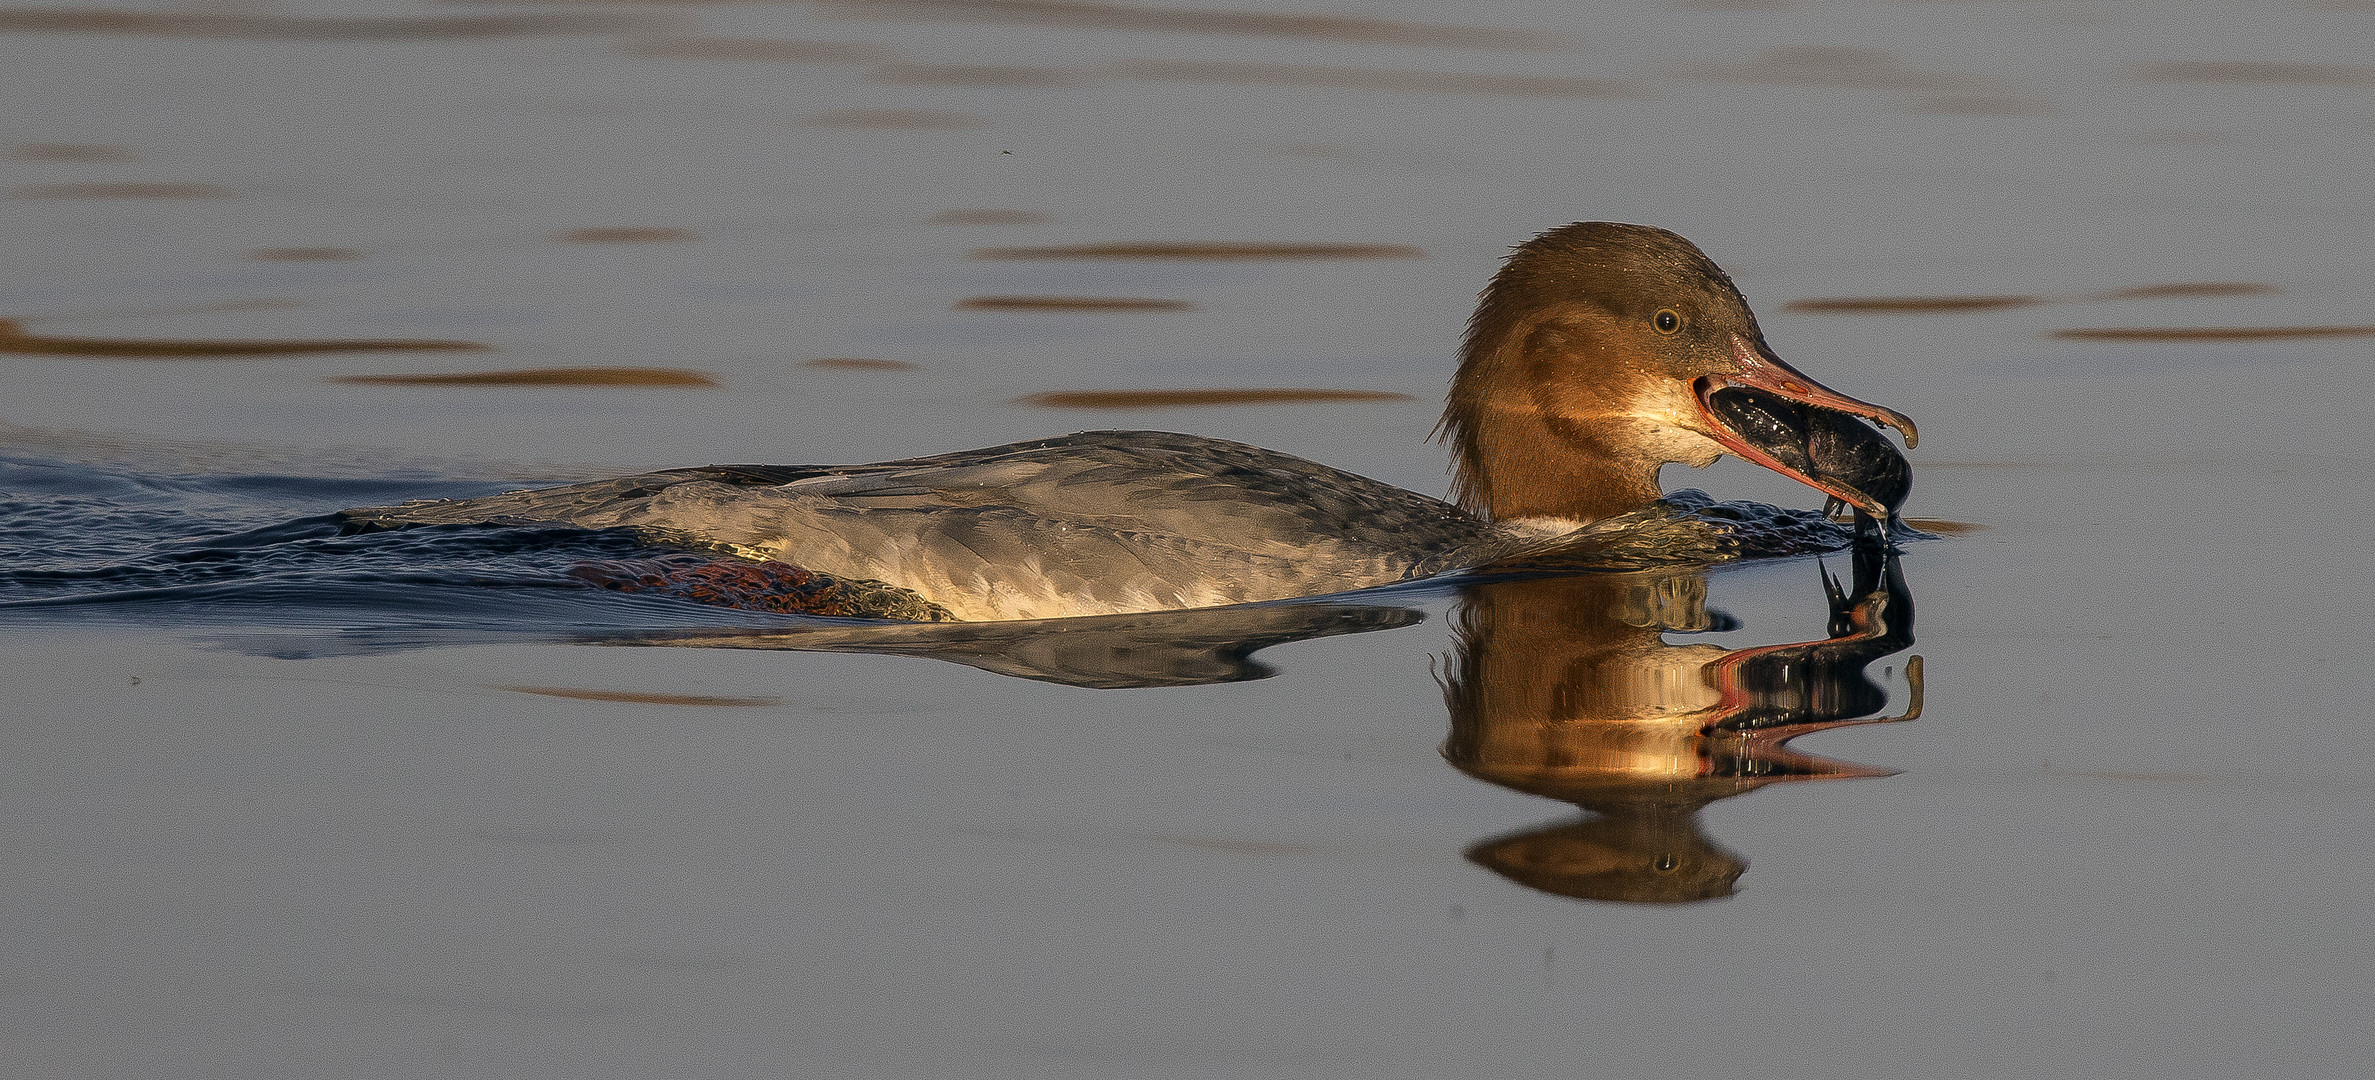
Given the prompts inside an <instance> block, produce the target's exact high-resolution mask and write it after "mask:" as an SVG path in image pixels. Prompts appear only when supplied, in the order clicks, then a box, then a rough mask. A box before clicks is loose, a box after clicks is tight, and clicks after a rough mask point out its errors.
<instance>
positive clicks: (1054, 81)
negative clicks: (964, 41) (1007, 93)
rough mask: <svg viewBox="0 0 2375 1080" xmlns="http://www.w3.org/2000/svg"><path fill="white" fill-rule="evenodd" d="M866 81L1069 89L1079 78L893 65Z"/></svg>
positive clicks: (1055, 72)
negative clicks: (1066, 87) (1059, 87)
mask: <svg viewBox="0 0 2375 1080" xmlns="http://www.w3.org/2000/svg"><path fill="white" fill-rule="evenodd" d="M866 81H868V82H873V83H880V84H882V85H884V86H1023V87H1030V86H1070V85H1072V84H1073V83H1076V82H1078V81H1080V77H1079V76H1078V75H1076V74H1074V73H1072V72H1069V71H1066V70H1064V69H1062V68H1049V67H1000V66H996V65H989V64H893V65H890V66H887V67H880V68H876V69H874V71H873V73H872V74H870V75H868V76H867V77H866Z"/></svg>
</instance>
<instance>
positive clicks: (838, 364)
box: [800, 356, 917, 371]
mask: <svg viewBox="0 0 2375 1080" xmlns="http://www.w3.org/2000/svg"><path fill="white" fill-rule="evenodd" d="M800 366H801V367H814V368H847V369H849V370H852V371H913V370H915V369H916V367H917V365H915V364H910V363H908V362H907V361H905V360H879V359H876V358H874V357H871V356H820V357H817V358H816V359H814V360H803V361H801V362H800Z"/></svg>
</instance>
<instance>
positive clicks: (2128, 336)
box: [2053, 326, 2375, 341]
mask: <svg viewBox="0 0 2375 1080" xmlns="http://www.w3.org/2000/svg"><path fill="white" fill-rule="evenodd" d="M2053 336H2054V337H2057V338H2076V339H2080V340H2086V341H2264V340H2272V339H2278V338H2326V337H2370V336H2375V326H2099V327H2073V328H2071V329H2067V330H2056V331H2054V332H2053Z"/></svg>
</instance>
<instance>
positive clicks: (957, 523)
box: [347, 222, 1917, 620]
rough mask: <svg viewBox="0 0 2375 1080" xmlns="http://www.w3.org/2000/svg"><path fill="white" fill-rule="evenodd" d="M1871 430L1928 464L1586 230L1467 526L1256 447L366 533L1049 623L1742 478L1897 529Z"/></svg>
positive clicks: (1659, 255) (1695, 270)
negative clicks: (495, 541) (575, 539)
mask: <svg viewBox="0 0 2375 1080" xmlns="http://www.w3.org/2000/svg"><path fill="white" fill-rule="evenodd" d="M1856 417H1862V418H1866V419H1869V420H1872V421H1875V422H1877V423H1881V424H1887V425H1891V426H1894V427H1896V428H1897V429H1898V430H1899V431H1901V432H1902V433H1903V434H1904V436H1905V443H1906V445H1907V446H1911V445H1913V443H1914V441H1915V439H1916V438H1917V436H1916V434H1915V432H1914V427H1913V424H1912V422H1910V421H1908V420H1906V419H1905V418H1904V417H1903V416H1901V415H1899V414H1897V413H1895V412H1893V411H1891V410H1888V409H1884V408H1881V407H1879V406H1877V405H1871V404H1866V403H1864V402H1861V401H1857V400H1855V399H1853V398H1849V397H1845V396H1843V395H1840V394H1838V393H1835V392H1833V391H1831V390H1829V389H1827V388H1825V387H1823V386H1822V385H1821V384H1819V383H1817V382H1815V381H1814V380H1813V379H1810V378H1807V377H1806V376H1805V375H1802V374H1800V373H1798V372H1797V371H1796V370H1794V369H1792V368H1791V367H1789V365H1787V364H1784V363H1782V362H1781V360H1780V359H1778V358H1777V357H1775V356H1774V355H1773V352H1772V350H1771V349H1770V348H1769V347H1767V346H1766V344H1765V340H1764V336H1763V334H1762V332H1760V331H1759V330H1758V329H1757V322H1756V316H1755V315H1753V314H1751V313H1750V312H1749V310H1748V304H1747V302H1746V301H1744V300H1742V299H1741V298H1740V293H1739V291H1738V290H1736V289H1734V288H1733V287H1732V282H1731V279H1730V278H1728V277H1726V276H1725V275H1724V272H1723V271H1722V270H1721V269H1718V268H1717V267H1716V265H1715V263H1713V262H1712V261H1710V260H1709V259H1708V258H1707V256H1705V255H1703V254H1701V253H1700V252H1699V249H1698V248H1697V247H1695V246H1693V245H1692V244H1691V242H1690V241H1688V240H1685V239H1683V238H1682V237H1680V236H1676V235H1675V234H1673V233H1670V232H1667V231H1665V230H1663V229H1656V228H1651V227H1648V226H1644V225H1624V224H1614V223H1609V222H1585V223H1580V224H1575V225H1569V226H1566V227H1564V228H1560V229H1555V230H1552V231H1551V232H1547V233H1544V234H1543V235H1541V236H1538V237H1536V238H1534V239H1533V240H1530V241H1528V242H1526V243H1525V244H1523V245H1521V246H1519V247H1518V248H1517V250H1516V251H1515V253H1513V254H1512V255H1511V256H1510V258H1509V261H1508V263H1507V265H1505V266H1504V267H1502V269H1501V271H1500V273H1499V274H1497V275H1495V276H1494V278H1493V281H1492V284H1491V285H1490V286H1489V287H1488V288H1486V289H1485V292H1484V296H1483V299H1482V301H1481V302H1480V303H1479V305H1478V307H1477V310H1476V315H1475V318H1474V319H1473V320H1471V322H1470V323H1469V328H1468V337H1467V343H1466V346H1465V348H1464V350H1463V352H1462V354H1461V360H1460V367H1459V372H1458V374H1457V375H1456V376H1454V377H1453V379H1452V384H1451V395H1450V401H1449V403H1448V404H1447V406H1446V407H1445V409H1444V412H1443V420H1442V423H1441V424H1440V425H1439V427H1438V431H1439V432H1440V433H1441V435H1442V436H1443V438H1444V439H1445V441H1447V442H1448V443H1449V444H1450V446H1451V450H1452V468H1453V472H1454V474H1455V480H1454V483H1453V497H1454V499H1455V501H1456V503H1457V505H1454V504H1453V503H1447V502H1444V501H1442V500H1439V499H1433V498H1429V497H1427V496H1425V495H1420V494H1418V493H1416V492H1412V491H1404V490H1402V489H1400V488H1396V487H1393V486H1391V485H1388V484H1383V483H1379V482H1377V481H1375V480H1371V479H1368V478H1366V477H1361V476H1355V475H1353V474H1351V473H1347V472H1341V471H1339V470H1336V469H1331V468H1328V467H1327V466H1324V465H1319V464H1316V463H1314V462H1310V461H1306V460H1303V459H1301V458H1297V457H1292V456H1290V455H1286V454H1281V453H1277V452H1274V451H1270V450H1264V449H1261V448H1259V447H1254V446H1247V445H1245V444H1243V443H1235V442H1227V441H1223V440H1220V439H1207V438H1201V437H1198V436H1193V435H1178V434H1172V433H1168V432H1150V431H1093V432H1084V433H1081V434H1076V435H1067V436H1064V437H1062V438H1055V439H1041V440H1037V441H1033V442H1021V443H1013V444H1009V445H1006V446H996V447H990V448H987V449H982V450H968V451H964V452H961V453H954V454H941V455H937V456H933V457H921V458H907V459H903V460H899V461H886V462H879V463H876V464H872V465H821V466H783V465H723V466H704V467H701V468H692V469H674V470H669V471H666V472H657V473H647V474H644V475H640V476H629V477H622V478H620V479H616V480H605V481H597V482H593V483H586V484H574V485H570V486H568V487H559V488H549V489H545V490H541V491H522V492H513V493H510V494H505V495H495V496H490V497H486V498H479V499H459V500H449V501H444V502H421V503H409V504H406V505H403V506H396V507H372V508H365V509H357V510H350V511H347V514H348V516H349V517H350V518H352V519H355V520H357V521H359V522H361V523H363V524H364V525H365V526H366V527H391V526H399V525H436V524H499V525H555V524H562V525H572V526H577V527H581V528H587V529H609V528H626V529H633V530H636V531H638V532H641V533H643V534H645V535H647V536H649V537H651V538H653V539H655V540H657V541H659V542H661V543H665V544H671V545H675V546H682V547H690V548H703V549H709V550H713V551H724V552H728V553H731V554H732V555H735V556H740V557H741V559H740V560H735V562H736V563H737V564H739V565H740V566H742V567H745V568H750V567H764V568H765V570H764V572H760V571H757V570H752V571H750V574H756V575H757V577H759V578H764V579H765V585H764V587H766V588H773V589H776V590H778V591H781V592H785V593H787V594H789V595H795V596H798V597H802V598H805V600H804V601H802V602H806V601H814V603H813V605H812V606H808V607H805V608H800V607H798V604H793V605H791V608H792V609H800V610H810V611H816V612H820V613H835V614H858V615H875V616H887V617H898V618H911V619H926V620H949V619H954V620H994V619H1044V618H1057V617H1065V616H1075V615H1102V614H1113V613H1120V612H1134V611H1157V610H1165V609H1175V608H1197V607H1213V606H1219V605H1224V604H1241V603H1251V602H1256V601H1263V600H1280V599H1287V598H1292V597H1302V596H1315V595H1321V594H1327V593H1337V592H1345V591H1349V590H1353V589H1361V588H1368V587H1371V586H1376V585H1386V584H1391V583H1394V582H1400V581H1408V580H1412V579H1416V578H1422V577H1428V576H1431V575H1434V574H1439V573H1443V572H1445V571H1449V570H1455V569H1460V568H1464V567H1471V566H1478V565H1482V564H1484V563H1488V562H1492V561H1494V560H1496V559H1499V558H1503V557H1506V556H1509V555H1511V554H1514V553H1519V552H1524V551H1529V550H1532V549H1537V548H1542V547H1544V546H1546V545H1548V544H1551V543H1554V542H1560V541H1562V540H1563V539H1564V538H1568V537H1570V536H1573V535H1574V534H1576V533H1578V532H1579V531H1582V530H1586V529H1588V528H1591V527H1593V526H1594V523H1605V522H1607V520H1608V519H1610V518H1614V517H1617V516H1619V515H1624V514H1627V513H1628V512H1631V511H1638V510H1642V509H1644V508H1646V507H1649V506H1650V505H1651V504H1652V503H1655V502H1656V501H1657V500H1658V498H1659V496H1660V494H1661V492H1660V490H1659V488H1658V468H1659V467H1660V466H1662V465H1664V464H1666V463H1667V462H1683V463H1686V464H1689V465H1693V466H1704V465H1708V464H1710V463H1712V462H1714V461H1715V459H1716V458H1718V457H1721V456H1722V455H1723V454H1725V453H1727V452H1729V453H1733V454H1737V455H1739V456H1740V457H1743V458H1746V459H1747V460H1750V461H1754V462H1756V463H1758V464H1760V465H1763V466H1765V467H1767V468H1770V469H1773V470H1776V471H1778V472H1780V473H1782V474H1784V475H1787V476H1790V477H1793V478H1795V479H1797V480H1800V481H1802V482H1804V483H1806V484H1809V485H1811V486H1813V487H1815V488H1816V489H1818V490H1821V491H1823V492H1825V493H1826V494H1828V495H1830V496H1831V497H1832V498H1834V499H1837V500H1839V501H1841V502H1844V503H1847V504H1849V505H1852V506H1854V507H1856V508H1857V509H1858V510H1859V511H1861V512H1863V513H1866V514H1869V515H1871V516H1873V517H1875V518H1878V519H1881V521H1882V522H1884V523H1885V522H1886V521H1887V520H1888V518H1889V516H1890V515H1891V514H1892V513H1893V512H1894V511H1895V509H1896V507H1897V506H1898V505H1900V504H1902V502H1903V501H1904V496H1905V493H1906V491H1907V489H1908V488H1909V486H1910V481H1909V479H1908V477H1907V473H1906V469H1905V462H1904V459H1903V458H1902V457H1901V456H1899V455H1898V454H1897V453H1896V450H1895V448H1893V447H1891V446H1890V445H1889V444H1888V441H1887V440H1886V439H1885V438H1884V437H1882V436H1881V435H1880V433H1879V432H1878V431H1876V430H1875V429H1874V428H1873V427H1871V426H1868V425H1866V424H1865V423H1863V422H1862V421H1860V420H1857V419H1854V418H1856ZM741 560H762V561H763V562H761V563H746V562H742V561H741ZM665 561H666V560H662V562H665ZM586 576H589V577H591V578H592V579H594V580H596V581H599V582H601V583H603V584H607V585H612V586H614V587H621V588H629V589H633V588H638V587H647V588H662V589H671V590H672V591H677V592H679V593H682V594H686V595H694V596H700V595H702V592H703V590H704V589H707V590H710V591H712V592H716V593H720V594H730V593H732V592H733V591H734V590H735V589H736V588H738V587H747V586H749V585H750V581H748V580H745V581H741V582H736V581H729V580H726V579H727V578H731V577H734V576H736V574H735V572H721V571H718V570H716V569H714V568H711V569H706V570H703V569H698V568H690V567H689V564H687V563H683V562H678V563H677V564H676V565H675V566H674V567H673V568H670V567H660V568H659V569H656V570H654V569H648V568H647V569H642V570H638V569H633V568H630V569H627V570H623V571H620V570H613V571H596V572H593V573H590V574H588V575H586ZM744 576H746V577H748V576H749V575H747V574H746V575H744ZM728 602H732V601H731V600H730V599H729V601H728ZM773 606H776V607H777V608H778V609H779V610H782V609H786V605H784V604H776V605H773Z"/></svg>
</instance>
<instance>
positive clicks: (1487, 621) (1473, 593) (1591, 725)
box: [1443, 550, 1920, 903]
mask: <svg viewBox="0 0 2375 1080" xmlns="http://www.w3.org/2000/svg"><path fill="white" fill-rule="evenodd" d="M1856 560H1857V567H1856V580H1855V584H1854V587H1853V591H1852V592H1849V591H1845V590H1841V589H1839V588H1837V587H1836V585H1835V584H1833V583H1832V582H1831V579H1830V578H1829V576H1828V574H1827V573H1826V575H1825V577H1824V584H1825V587H1826V590H1825V591H1826V592H1827V593H1828V594H1829V595H1830V600H1831V603H1830V615H1831V619H1832V626H1831V635H1832V636H1830V637H1828V638H1825V639H1823V640H1820V641H1810V642H1800V643H1795V644H1789V645H1773V646H1764V647H1760V648H1753V649H1741V650H1737V651H1727V650H1724V649H1722V648H1719V647H1717V646H1715V645H1709V644H1697V645H1669V644H1666V642H1665V640H1664V633H1665V632H1666V631H1692V630H1705V629H1711V628H1715V627H1717V626H1718V625H1720V622H1719V620H1720V619H1721V617H1720V616H1715V615H1712V614H1710V613H1709V612H1708V611H1707V610H1706V607H1705V602H1706V579H1705V578H1704V577H1703V576H1701V575H1698V574H1668V575H1651V574H1593V575H1584V576H1578V577H1565V578H1553V579H1548V580H1531V581H1528V580H1517V581H1501V582H1491V583H1485V584H1479V585H1475V586H1471V587H1469V588H1468V589H1466V590H1465V595H1464V599H1463V602H1462V607H1461V611H1460V620H1459V641H1458V652H1457V655H1456V657H1455V658H1454V660H1453V663H1452V670H1451V674H1450V676H1449V678H1448V679H1447V680H1446V681H1445V686H1444V699H1445V702H1446V704H1447V705H1448V706H1449V707H1450V711H1451V736H1450V738H1449V739H1448V740H1447V741H1446V742H1445V743H1444V747H1443V754H1444V757H1445V758H1447V759H1448V760H1450V762H1451V763H1452V764H1453V765H1454V766H1456V767H1458V768H1459V769H1460V770H1461V771H1463V772H1466V773H1468V774H1469V775H1471V776H1475V777H1477V778H1478V779H1482V780H1488V781H1491V782H1492V783H1496V784H1500V785H1502V786H1505V787H1510V788H1515V789H1517V790H1519V791H1524V792H1527V793H1529V794H1534V795H1540V796H1543V797H1545V798H1550V799H1558V800H1561V801H1564V802H1571V803H1574V804H1576V805H1577V806H1580V807H1582V808H1583V809H1585V810H1588V811H1591V812H1592V813H1591V816H1589V817H1586V818H1585V819H1583V820H1581V821H1575V822H1569V823H1566V824H1562V825H1558V826H1555V827H1552V828H1547V829H1537V830H1527V831H1525V832H1523V833H1518V834H1513V835H1510V836H1504V837H1499V838H1496V839H1492V840H1488V841H1485V842H1483V843H1480V844H1478V845H1476V846H1475V847H1474V848H1473V849H1471V850H1470V851H1469V853H1468V855H1469V857H1470V858H1471V859H1474V860H1475V861H1477V862H1478V863H1480V864H1482V865H1484V866H1486V867H1488V868H1490V869H1492V870H1494V871H1495V872H1497V873H1500V874H1502V875H1504V876H1507V877H1509V878H1510V879H1512V880H1514V881H1517V882H1519V883H1521V884H1524V885H1528V886H1531V887H1533V888H1536V889H1541V890H1543V891H1545V892H1553V893H1558V894H1561V895H1565V896H1574V897H1581V898H1584V899H1592V900H1618V901H1628V902H1636V903H1676V902H1682V901H1689V900H1708V899H1714V898H1717V897H1723V896H1729V895H1731V893H1732V883H1733V881H1735V880H1736V879H1737V878H1739V876H1740V873H1741V871H1742V870H1743V869H1745V868H1746V866H1747V864H1746V863H1745V862H1743V861H1742V860H1741V859H1740V858H1739V857H1738V856H1735V855H1733V854H1731V853H1730V852H1727V851H1725V850H1723V849H1722V848H1720V847H1717V846H1715V845H1714V844H1713V843H1711V842H1710V841H1709V840H1708V839H1707V838H1706V836H1705V835H1704V834H1703V833H1702V832H1701V831H1700V829H1699V822H1698V811H1699V809H1700V808H1701V807H1703V806H1705V805H1707V804H1708V803H1711V802H1714V801H1716V800H1718V799H1724V798H1729V797H1731V796H1734V795H1739V794H1743V793H1745V792H1749V791H1753V790H1755V789H1757V788H1759V787H1763V786H1764V785H1766V784H1771V783H1776V782H1781V781H1789V780H1819V779H1838V778H1845V777H1856V776H1882V775H1886V772H1885V771H1884V770H1875V769H1868V768H1864V767H1861V766H1856V765H1848V764H1844V763H1841V762H1836V761H1826V760H1824V759H1821V758H1816V757H1811V756H1808V755H1805V754H1800V753H1796V752H1793V751H1790V750H1788V749H1785V748H1784V747H1783V746H1782V745H1781V744H1782V743H1783V742H1784V741H1786V740H1787V739H1790V738H1793V737H1795V736H1797V735H1802V734H1805V733H1806V732H1809V731H1817V730H1823V729H1826V728H1832V727H1840V726H1844V725H1848V724H1855V723H1874V722H1878V721H1879V719H1880V718H1875V717H1872V716H1871V714H1873V713H1876V712H1878V711H1879V710H1880V708H1881V707H1883V706H1884V705H1885V704H1886V702H1887V695H1886V694H1885V693H1884V692H1883V691H1881V689H1880V688H1879V687H1877V686H1874V685H1873V684H1872V683H1871V682H1870V680H1869V679H1868V678H1867V677H1866V676H1865V674H1864V668H1865V666H1866V665H1868V664H1870V663H1871V662H1873V661H1874V660H1877V659H1879V658H1880V657H1882V656H1886V655H1888V654H1890V653H1894V652H1897V651H1899V650H1902V649H1904V648H1905V647H1906V646H1908V645H1911V644H1912V643H1913V637H1912V629H1913V606H1912V600H1911V597H1910V596H1908V595H1907V594H1906V592H1905V587H1904V581H1903V578H1902V575H1901V574H1899V573H1898V571H1897V567H1896V561H1895V559H1894V557H1893V556H1887V555H1884V554H1883V553H1881V552H1879V551H1876V550H1875V551H1859V552H1858V553H1857V555H1856ZM1919 671H1920V668H1919V658H1918V657H1916V658H1915V659H1914V660H1913V661H1912V662H1910V663H1909V664H1908V668H1907V674H1908V676H1909V678H1910V679H1912V680H1913V683H1914V687H1915V691H1916V694H1917V695H1918V693H1919V687H1920V682H1919V678H1920V675H1919ZM1918 700H1919V699H1918V697H1917V698H1916V706H1915V708H1914V709H1909V710H1908V712H1907V714H1906V715H1905V716H1901V717H1894V718H1890V719H1910V718H1912V716H1913V715H1915V714H1916V710H1917V709H1918Z"/></svg>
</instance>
